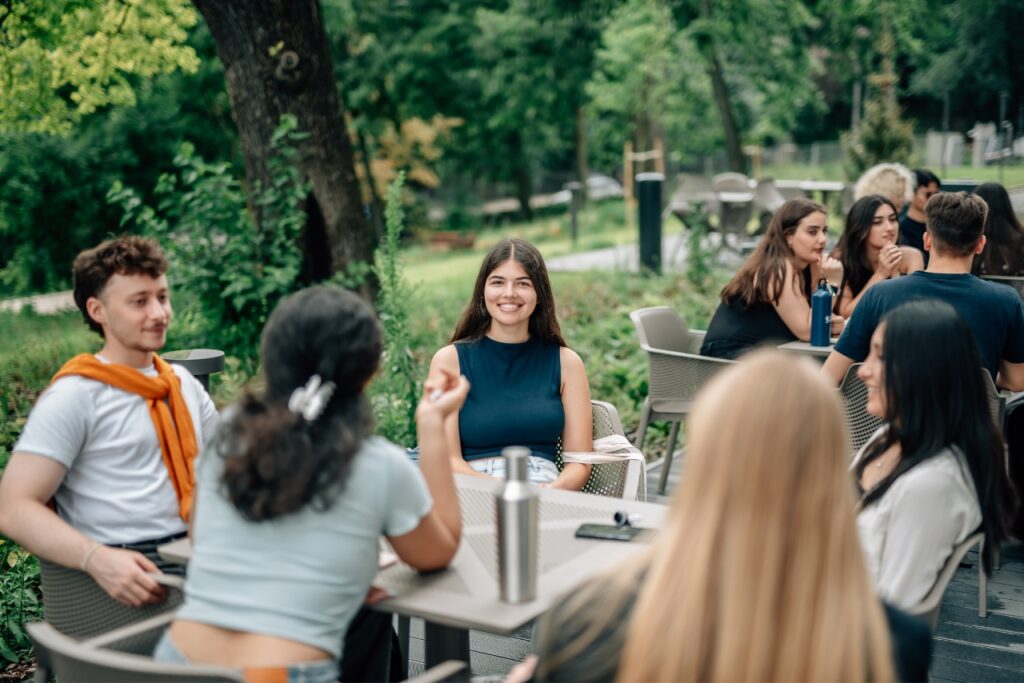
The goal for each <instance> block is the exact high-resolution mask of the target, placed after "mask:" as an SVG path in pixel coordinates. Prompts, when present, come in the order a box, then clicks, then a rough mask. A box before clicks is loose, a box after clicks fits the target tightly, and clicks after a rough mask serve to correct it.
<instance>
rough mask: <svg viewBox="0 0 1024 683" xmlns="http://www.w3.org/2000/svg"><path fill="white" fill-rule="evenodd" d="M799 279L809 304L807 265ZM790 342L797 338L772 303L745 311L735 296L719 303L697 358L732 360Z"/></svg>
mask: <svg viewBox="0 0 1024 683" xmlns="http://www.w3.org/2000/svg"><path fill="white" fill-rule="evenodd" d="M802 277H803V285H804V296H805V297H806V298H807V303H808V304H810V302H811V294H812V292H813V290H812V289H811V268H810V266H808V267H807V268H804V271H803V273H802ZM791 341H796V335H795V334H793V332H792V331H791V330H790V329H789V326H788V325H786V323H785V321H783V319H782V318H781V317H779V313H778V311H776V310H775V306H773V305H772V304H771V302H768V301H758V302H756V303H754V304H751V306H750V308H745V307H744V306H743V302H742V301H741V300H740V297H738V296H735V297H733V298H732V299H731V300H729V301H728V302H724V301H723V302H721V303H719V304H718V309H717V310H715V315H714V316H713V317H712V318H711V323H710V324H709V325H708V331H707V334H705V335H704V344H703V345H702V346H701V347H700V355H702V356H712V357H714V358H725V359H728V360H735V359H736V357H737V356H740V355H741V354H743V353H745V352H747V351H748V350H750V349H751V348H753V347H755V346H757V345H759V344H764V343H766V342H771V343H772V344H784V343H786V342H791Z"/></svg>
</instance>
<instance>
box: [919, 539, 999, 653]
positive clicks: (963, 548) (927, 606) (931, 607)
mask: <svg viewBox="0 0 1024 683" xmlns="http://www.w3.org/2000/svg"><path fill="white" fill-rule="evenodd" d="M984 545H985V535H984V534H983V533H981V532H980V531H979V532H978V533H976V534H973V535H972V536H968V537H967V539H966V540H965V541H964V542H963V543H960V544H958V545H957V546H956V547H954V548H953V552H952V553H950V555H949V559H948V560H946V564H945V565H943V567H942V569H941V570H940V571H939V575H938V577H936V579H935V583H934V584H933V585H932V589H931V590H930V591H928V595H926V596H924V599H923V600H921V602H919V603H917V604H916V605H914V606H913V607H911V608H910V609H908V610H907V612H909V613H910V614H917V615H920V616H923V617H925V618H926V619H927V620H928V624H929V626H931V629H932V633H934V632H935V627H936V626H937V625H938V623H939V608H940V607H942V596H943V595H945V594H946V587H947V586H949V582H950V581H951V580H952V579H953V575H954V574H955V573H956V570H957V567H959V566H960V561H961V560H963V559H964V555H966V554H967V551H969V550H970V549H971V548H973V547H974V546H978V555H979V557H980V555H981V552H982V549H983V548H984ZM978 571H979V572H980V571H984V570H983V569H982V568H981V560H980V559H979V560H978Z"/></svg>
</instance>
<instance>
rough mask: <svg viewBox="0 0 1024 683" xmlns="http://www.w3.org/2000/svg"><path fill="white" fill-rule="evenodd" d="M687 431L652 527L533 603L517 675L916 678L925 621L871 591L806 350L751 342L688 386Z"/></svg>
mask: <svg viewBox="0 0 1024 683" xmlns="http://www.w3.org/2000/svg"><path fill="white" fill-rule="evenodd" d="M686 433H687V439H688V451H687V453H688V454H687V463H686V476H684V477H683V479H682V481H681V483H680V487H679V490H678V491H677V492H676V494H675V496H674V498H673V500H672V503H671V509H670V512H669V514H668V515H667V517H666V520H665V522H664V525H663V527H662V529H661V530H660V531H659V532H658V536H657V538H656V540H655V541H654V542H653V543H651V544H650V545H649V546H648V549H647V550H646V551H645V552H643V553H642V554H641V555H640V556H639V557H636V558H634V559H632V560H630V561H628V562H627V563H625V564H624V565H620V566H619V567H617V568H616V569H615V571H614V572H613V573H609V574H606V575H603V576H599V577H597V578H595V579H593V580H592V581H591V582H590V583H589V584H588V585H586V586H585V587H584V588H582V589H580V590H577V591H575V592H574V593H573V594H572V595H570V596H569V597H567V598H565V599H564V600H563V601H562V602H561V603H560V604H559V605H557V606H556V607H555V608H554V609H553V610H552V611H551V612H549V613H548V615H546V616H545V617H542V619H541V621H540V623H539V625H538V630H537V642H536V647H537V659H536V660H530V661H528V662H527V663H525V664H524V665H523V666H522V668H520V669H518V670H516V675H517V676H519V678H520V679H522V678H523V676H524V674H528V673H529V669H530V668H531V666H532V665H533V664H535V665H536V670H535V672H534V680H536V681H612V680H615V681H621V682H626V681H679V682H686V681H840V680H842V681H889V680H894V679H897V678H899V679H902V680H912V681H918V680H924V679H925V678H926V676H927V671H928V660H929V651H930V634H929V632H928V626H927V625H926V624H925V623H923V622H922V621H920V620H917V619H914V618H912V617H909V616H907V615H905V614H903V613H901V612H899V611H897V610H895V609H892V608H890V607H888V606H885V605H883V603H882V602H881V601H880V600H878V599H877V598H876V597H875V589H874V586H873V584H872V581H871V577H870V575H869V574H868V570H867V567H866V566H865V562H864V554H863V552H862V551H861V547H860V543H859V541H858V538H857V530H856V521H855V517H854V506H855V501H856V498H855V493H854V487H853V483H852V482H851V480H850V475H849V470H848V467H849V450H848V448H849V445H848V444H849V437H848V435H847V432H846V427H845V423H844V420H843V412H842V408H841V406H840V400H839V396H838V395H837V394H836V392H835V390H834V389H832V388H830V387H829V386H827V383H826V382H824V381H823V380H822V378H821V377H820V375H819V374H818V373H817V372H816V370H815V369H814V367H813V365H812V363H811V362H810V361H808V360H807V359H801V358H794V357H792V356H788V355H786V354H783V353H782V352H779V351H758V352H755V353H752V354H751V355H750V356H749V357H748V358H747V359H745V360H744V361H743V362H741V363H738V364H736V365H733V366H730V367H728V368H726V369H724V370H723V371H722V372H721V373H719V374H718V375H716V376H715V378H714V379H713V380H712V381H711V382H710V383H709V384H708V386H707V387H705V389H704V390H703V391H702V392H701V393H700V394H699V395H698V397H697V399H696V402H695V403H694V407H693V412H692V413H691V414H690V418H689V421H688V424H687V431H686ZM766 435H770V438H766ZM513 680H515V679H513Z"/></svg>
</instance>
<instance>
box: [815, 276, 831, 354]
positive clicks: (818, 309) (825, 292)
mask: <svg viewBox="0 0 1024 683" xmlns="http://www.w3.org/2000/svg"><path fill="white" fill-rule="evenodd" d="M830 341H832V290H831V289H829V287H828V282H826V281H825V278H821V279H820V280H818V289H816V290H815V292H814V294H812V295H811V346H828V345H829V342H830Z"/></svg>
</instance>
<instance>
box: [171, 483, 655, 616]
mask: <svg viewBox="0 0 1024 683" xmlns="http://www.w3.org/2000/svg"><path fill="white" fill-rule="evenodd" d="M455 480H456V481H455V483H456V485H457V486H458V489H459V500H460V503H461V505H462V520H463V521H462V524H463V527H462V543H461V544H460V545H459V550H458V552H457V553H456V555H455V558H454V559H453V560H452V563H451V566H450V567H449V568H448V569H446V570H443V571H440V572H435V573H432V574H420V573H418V572H417V571H416V570H414V569H412V568H411V567H409V566H408V565H404V564H401V563H399V564H396V565H393V566H391V567H389V568H387V569H384V570H382V571H381V572H380V573H378V574H377V577H376V579H375V580H374V584H375V585H377V586H379V587H381V588H383V589H385V590H386V591H387V592H388V593H390V594H391V595H393V596H394V597H392V598H390V599H387V600H384V601H382V602H380V603H377V604H376V605H374V608H375V609H379V610H382V611H385V612H393V613H395V614H403V615H407V616H412V617H420V618H422V619H426V620H428V621H430V622H433V623H436V624H441V625H445V626H451V627H455V628H463V629H476V630H480V631H489V632H492V633H499V634H508V633H511V632H513V631H515V630H516V629H518V628H520V627H521V626H523V625H524V624H526V623H527V622H529V621H530V620H532V619H534V618H536V617H537V616H539V615H541V614H543V613H544V612H545V611H547V609H548V608H550V607H551V606H552V605H553V604H554V603H555V601H556V600H557V599H558V598H559V597H560V596H562V595H563V594H565V593H567V592H568V591H571V590H573V589H574V588H576V587H578V586H579V585H581V584H582V583H583V582H584V581H585V580H586V579H587V578H589V577H591V576H593V575H595V574H597V573H599V572H602V571H604V570H607V569H610V568H612V567H613V566H615V565H616V564H618V563H619V562H621V561H622V560H624V559H626V558H628V557H631V556H633V555H636V554H637V553H639V552H642V551H643V550H644V549H646V548H647V547H649V546H648V543H647V542H642V541H638V540H634V541H632V542H629V543H623V542H617V541H597V540H590V539H579V538H576V537H575V532H576V528H577V527H579V525H580V524H583V523H585V522H594V523H599V524H611V523H613V522H612V516H613V515H614V513H615V512H618V511H624V512H630V513H637V514H639V515H641V516H642V520H641V521H639V522H638V523H637V526H641V527H650V528H652V529H656V528H659V527H660V526H661V524H662V520H663V519H664V516H665V514H666V512H667V511H668V508H667V507H666V506H664V505H657V504H654V503H638V502H635V501H625V500H621V499H618V498H610V497H606V496H595V495H592V494H587V493H576V492H572V491H556V490H552V489H540V549H539V550H540V552H539V566H538V576H537V597H536V599H534V600H532V601H530V602H527V603H523V604H519V605H510V604H508V603H505V602H502V601H501V599H500V597H499V592H498V568H497V565H498V549H497V543H496V537H497V533H496V522H495V513H494V496H495V494H496V493H497V492H498V491H500V490H501V486H502V484H503V482H502V481H500V480H497V479H484V478H481V477H471V476H468V475H459V474H457V475H455ZM159 552H160V555H161V556H162V557H163V558H164V559H166V560H168V561H171V562H182V563H184V562H188V560H189V558H190V557H191V546H190V544H189V543H188V541H187V539H185V540H182V541H175V542H174V543H169V544H167V545H165V546H161V547H160V549H159Z"/></svg>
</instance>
